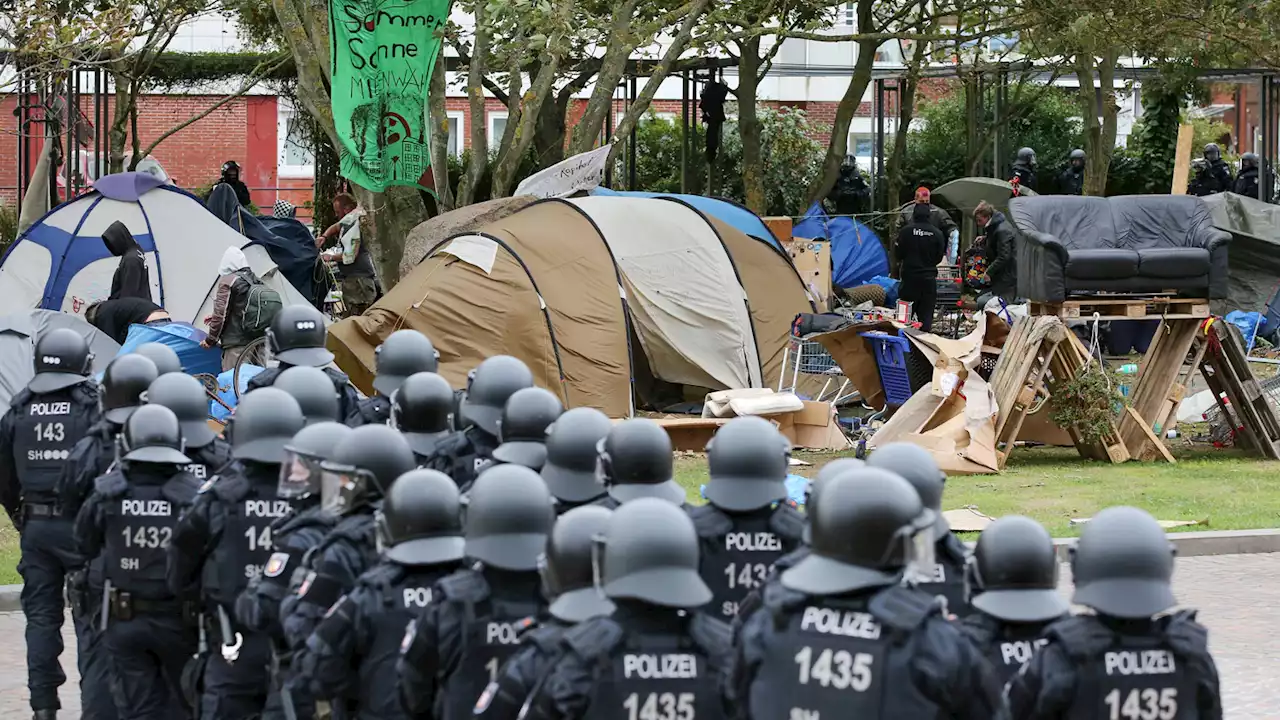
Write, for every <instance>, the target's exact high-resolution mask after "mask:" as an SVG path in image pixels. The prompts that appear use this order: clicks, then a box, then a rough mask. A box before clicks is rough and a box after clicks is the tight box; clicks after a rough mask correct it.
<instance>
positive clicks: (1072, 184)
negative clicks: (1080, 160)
mask: <svg viewBox="0 0 1280 720" xmlns="http://www.w3.org/2000/svg"><path fill="white" fill-rule="evenodd" d="M1058 192H1060V193H1062V194H1063V195H1083V194H1084V170H1083V169H1082V170H1080V172H1076V171H1075V170H1074V169H1072V168H1067V169H1066V170H1063V171H1062V174H1061V175H1059V176H1058Z"/></svg>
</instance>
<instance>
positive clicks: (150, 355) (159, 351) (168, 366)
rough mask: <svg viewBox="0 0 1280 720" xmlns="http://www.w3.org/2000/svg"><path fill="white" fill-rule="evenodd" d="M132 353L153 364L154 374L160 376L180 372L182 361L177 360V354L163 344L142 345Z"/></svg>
mask: <svg viewBox="0 0 1280 720" xmlns="http://www.w3.org/2000/svg"><path fill="white" fill-rule="evenodd" d="M134 352H135V353H137V354H138V355H141V356H142V357H144V358H146V359H148V360H150V361H151V362H153V363H155V365H156V372H157V373H159V374H161V375H168V374H169V373H181V372H182V361H181V360H180V359H178V353H176V352H174V349H173V348H171V347H169V346H168V345H165V344H164V343H158V342H149V343H142V344H141V345H139V346H138V347H137V348H135V349H134Z"/></svg>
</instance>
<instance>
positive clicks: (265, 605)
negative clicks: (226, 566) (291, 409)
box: [236, 422, 352, 720]
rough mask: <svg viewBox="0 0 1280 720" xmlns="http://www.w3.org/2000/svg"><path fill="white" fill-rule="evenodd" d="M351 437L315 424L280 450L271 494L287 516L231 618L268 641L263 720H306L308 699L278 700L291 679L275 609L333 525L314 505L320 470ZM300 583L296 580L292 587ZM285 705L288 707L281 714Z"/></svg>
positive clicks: (339, 428) (335, 426)
mask: <svg viewBox="0 0 1280 720" xmlns="http://www.w3.org/2000/svg"><path fill="white" fill-rule="evenodd" d="M351 432H352V430H351V428H349V427H347V426H346V425H342V424H339V423H334V422H330V423H317V424H315V425H308V426H307V427H304V428H303V429H302V430H300V431H298V434H297V435H294V436H293V440H292V441H291V442H289V443H288V444H287V445H285V459H284V462H283V463H281V465H280V480H279V484H278V489H277V491H276V494H277V495H279V497H280V498H281V499H284V500H288V501H289V503H290V512H289V514H288V515H286V516H285V517H283V518H279V519H278V520H276V521H275V522H274V523H272V524H271V551H272V552H271V557H270V558H269V559H268V560H267V564H266V565H265V566H264V567H263V570H262V575H261V576H260V577H258V578H254V579H251V580H250V581H249V586H248V587H247V588H246V589H245V590H244V592H242V593H241V594H240V597H239V599H237V601H236V618H237V619H238V620H239V621H240V622H241V623H242V624H244V626H245V627H246V628H248V629H249V630H250V631H251V632H260V633H266V634H267V635H268V636H269V637H270V638H271V641H272V659H273V662H272V668H271V677H272V685H271V694H270V695H269V696H268V698H267V707H266V709H265V711H264V713H263V717H264V718H270V719H271V720H279V718H281V717H286V716H289V717H298V718H309V717H311V713H310V712H308V710H309V709H310V708H311V707H312V705H310V704H309V703H308V700H309V698H310V697H311V696H310V695H309V694H307V693H305V692H300V693H298V694H294V695H289V694H288V693H287V692H284V694H282V691H284V690H285V688H286V685H287V684H289V683H290V682H291V681H292V678H293V673H292V668H291V661H292V654H291V652H290V650H289V647H288V643H287V641H286V638H285V635H284V628H283V627H281V625H280V605H281V602H282V601H283V600H284V599H285V597H286V596H287V595H288V594H289V593H290V591H291V584H292V582H293V576H294V575H295V573H298V574H299V575H301V574H302V573H301V571H300V568H301V567H302V565H303V560H304V558H305V556H306V553H307V552H308V551H309V550H311V549H312V548H314V547H316V546H317V545H319V544H320V541H321V540H323V539H324V537H325V536H326V535H328V534H329V531H330V530H332V529H333V526H334V524H335V523H336V522H337V517H336V516H335V515H333V514H332V513H330V512H328V511H327V510H324V509H322V508H321V505H320V500H321V487H320V486H321V475H322V470H321V467H320V465H321V463H322V462H324V461H325V460H327V459H329V458H330V457H332V455H333V453H334V452H335V450H336V448H337V447H338V446H339V445H341V444H342V441H343V440H344V439H346V437H347V436H348V435H350V434H351ZM301 580H302V578H301V577H299V578H298V581H297V584H301ZM294 587H296V585H294ZM293 684H297V683H293ZM286 704H289V705H290V711H289V712H287V713H286V710H285V705H286Z"/></svg>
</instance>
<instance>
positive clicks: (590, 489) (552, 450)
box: [542, 407, 613, 503]
mask: <svg viewBox="0 0 1280 720" xmlns="http://www.w3.org/2000/svg"><path fill="white" fill-rule="evenodd" d="M612 427H613V423H612V422H610V421H609V417H608V416H607V415H605V414H604V413H602V412H600V411H599V410H596V409H595V408H587V407H581V408H574V409H572V410H568V411H566V412H565V413H564V414H563V415H561V416H560V417H558V418H556V421H555V422H553V423H551V427H549V428H547V461H546V463H544V464H543V466H542V479H543V480H545V481H546V482H547V489H548V490H550V491H551V494H552V495H554V496H555V498H556V499H557V500H561V501H564V502H567V503H583V502H587V501H588V500H593V499H595V498H598V497H600V496H601V495H604V494H605V488H604V483H603V482H601V478H600V475H599V474H598V473H597V466H598V465H599V462H600V450H599V446H600V441H602V440H604V438H605V436H606V435H608V434H609V430H610V429H611V428H612Z"/></svg>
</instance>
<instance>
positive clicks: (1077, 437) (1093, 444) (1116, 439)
mask: <svg viewBox="0 0 1280 720" xmlns="http://www.w3.org/2000/svg"><path fill="white" fill-rule="evenodd" d="M1088 362H1089V350H1088V349H1086V348H1085V346H1084V345H1083V344H1082V343H1081V342H1080V339H1079V338H1077V337H1076V336H1075V333H1071V332H1068V333H1067V341H1066V342H1064V343H1062V344H1061V345H1059V346H1058V352H1057V353H1055V354H1054V356H1053V359H1052V360H1051V361H1050V362H1049V372H1050V373H1052V374H1053V377H1054V379H1061V378H1068V377H1074V376H1075V375H1076V374H1077V373H1079V372H1080V369H1081V368H1082V367H1084V366H1085V365H1086V364H1087V363H1088ZM1065 429H1066V431H1067V434H1068V435H1070V436H1071V441H1072V442H1074V443H1075V446H1076V451H1077V452H1079V453H1080V456H1081V457H1086V458H1089V459H1091V460H1101V461H1104V462H1112V463H1117V464H1118V463H1123V462H1128V461H1129V460H1130V454H1129V448H1128V447H1126V446H1125V444H1124V440H1122V439H1121V437H1120V430H1119V427H1118V425H1117V424H1116V422H1115V421H1112V423H1111V427H1110V429H1109V430H1108V431H1107V432H1106V433H1105V434H1104V435H1103V436H1102V437H1100V438H1096V439H1085V437H1084V436H1083V435H1081V434H1080V431H1079V430H1077V429H1076V428H1075V427H1074V426H1073V427H1068V428H1065Z"/></svg>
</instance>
